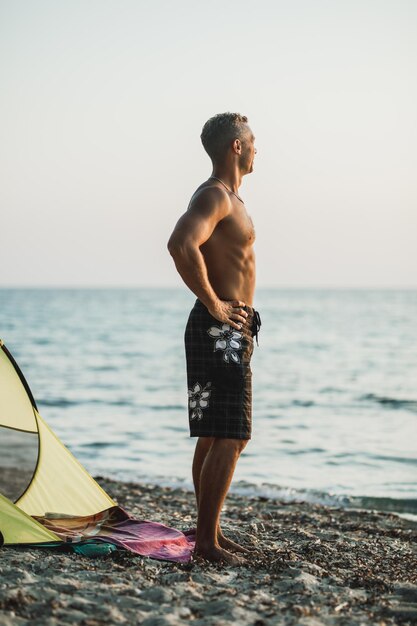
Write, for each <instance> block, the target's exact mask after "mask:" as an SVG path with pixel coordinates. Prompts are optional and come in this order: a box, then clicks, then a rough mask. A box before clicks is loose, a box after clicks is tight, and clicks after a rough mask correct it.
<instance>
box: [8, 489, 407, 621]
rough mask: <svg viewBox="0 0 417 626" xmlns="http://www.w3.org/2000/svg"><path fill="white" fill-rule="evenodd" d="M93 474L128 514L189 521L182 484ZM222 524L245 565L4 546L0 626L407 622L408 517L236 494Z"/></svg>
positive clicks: (184, 524)
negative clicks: (243, 552) (244, 553)
mask: <svg viewBox="0 0 417 626" xmlns="http://www.w3.org/2000/svg"><path fill="white" fill-rule="evenodd" d="M98 481H99V482H100V484H101V485H102V486H103V487H104V488H105V489H106V490H107V491H108V492H109V494H110V495H111V496H113V497H114V498H115V499H116V500H117V501H118V503H119V504H120V505H121V506H123V507H124V508H125V509H126V510H128V511H129V512H131V513H133V514H134V515H135V516H136V517H138V518H141V519H150V520H153V521H157V522H162V523H164V524H167V525H170V526H174V527H176V528H179V529H181V530H186V529H189V528H192V527H194V526H195V506H194V494H193V493H191V492H188V491H185V490H182V489H170V488H159V487H155V486H152V485H139V484H135V483H122V482H117V481H111V480H107V479H102V478H99V479H98ZM222 520H223V523H222V526H223V530H224V532H225V534H226V535H228V536H230V537H231V538H232V539H234V540H235V541H238V542H240V543H242V544H243V545H245V546H246V547H248V548H252V549H253V550H254V552H253V553H252V554H251V555H250V556H249V557H248V559H247V565H246V566H244V567H231V566H224V565H219V564H216V565H213V564H210V563H207V562H204V561H202V560H193V561H192V562H190V563H188V564H186V565H179V564H176V563H170V562H163V561H156V560H152V559H148V558H144V557H140V556H137V555H133V554H130V553H127V552H114V553H112V554H109V555H107V556H104V557H103V556H102V557H99V558H87V557H83V556H79V555H76V554H73V553H59V552H56V551H53V550H46V549H34V548H17V547H4V548H2V549H0V625H1V626H6V625H7V626H9V625H10V626H12V625H13V626H15V625H16V626H18V625H21V624H31V625H37V624H39V626H40V625H42V626H48V625H51V626H52V625H54V626H55V625H57V626H58V625H61V624H80V625H82V626H101V625H104V624H128V625H130V624H143V625H144V626H175V625H177V624H185V623H187V622H190V623H193V624H194V625H195V626H200V625H201V626H203V625H204V626H205V625H212V626H222V625H223V624H238V625H239V626H240V625H242V626H245V625H251V626H272V625H278V624H288V625H290V624H291V625H297V626H298V625H301V626H319V625H320V624H332V625H336V624H340V625H346V626H351V625H356V624H357V625H358V626H359V625H361V624H379V625H380V626H383V625H387V626H388V625H390V624H410V625H411V624H416V623H417V549H416V543H417V523H416V522H412V521H409V520H406V519H403V518H400V517H398V516H396V515H394V514H389V513H380V512H369V511H359V510H352V509H349V510H344V509H341V508H336V507H328V506H324V505H318V504H311V503H306V502H292V503H286V502H281V501H275V500H268V499H266V498H259V497H258V498H248V497H246V496H239V495H235V494H230V495H229V496H228V499H227V502H226V506H225V508H224V511H223V514H222Z"/></svg>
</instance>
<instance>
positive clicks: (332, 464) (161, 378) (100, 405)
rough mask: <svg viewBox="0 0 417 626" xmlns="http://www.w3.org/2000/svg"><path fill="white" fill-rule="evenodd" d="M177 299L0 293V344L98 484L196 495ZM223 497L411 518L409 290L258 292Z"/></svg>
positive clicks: (413, 428) (415, 512)
mask: <svg viewBox="0 0 417 626" xmlns="http://www.w3.org/2000/svg"><path fill="white" fill-rule="evenodd" d="M194 302H195V296H194V295H193V294H192V293H191V292H190V291H188V290H187V289H186V288H185V287H184V288H182V287H178V288H163V289H162V288H161V289H159V288H2V289H0V337H1V339H2V340H3V341H4V343H5V345H6V347H7V348H8V349H9V351H10V352H11V353H12V354H13V356H14V358H15V360H16V361H17V363H18V364H19V366H20V368H21V370H22V371H23V374H24V376H25V377H26V379H27V382H28V384H29V386H30V388H31V390H32V393H33V396H34V398H35V400H36V402H37V405H38V409H39V411H40V413H41V415H42V416H43V418H44V419H45V420H46V421H47V422H48V423H49V425H50V426H51V427H52V428H53V429H54V431H55V432H56V433H57V435H58V436H59V437H60V438H61V440H62V441H63V442H64V443H65V445H66V446H67V447H68V448H69V449H70V450H71V452H72V453H73V454H74V455H75V456H76V457H77V458H78V459H79V460H80V461H81V463H83V464H84V466H85V467H86V468H87V470H88V471H89V472H90V473H92V474H93V475H94V476H97V475H101V476H108V477H111V478H116V479H121V480H126V481H140V482H146V483H152V484H159V485H164V486H177V487H178V486H180V487H184V488H190V489H191V488H192V479H191V463H192V456H193V451H194V446H195V443H196V439H194V438H190V436H189V430H188V413H187V401H188V399H187V398H188V395H187V382H186V370H185V351H184V330H185V325H186V322H187V318H188V315H189V312H190V310H191V308H192V306H193V304H194ZM253 305H254V307H255V308H256V309H257V310H258V311H259V313H260V316H261V321H262V326H261V330H260V333H259V346H257V345H256V343H255V348H254V353H253V357H252V371H253V433H252V439H251V441H250V442H249V444H248V445H247V446H246V448H245V450H244V451H243V453H242V455H241V458H240V459H239V462H238V465H237V468H236V471H235V476H234V480H233V483H232V487H231V490H232V491H234V492H236V493H241V494H247V495H252V496H253V495H255V496H263V497H269V498H274V499H276V500H282V501H309V502H315V503H322V504H327V505H330V506H338V507H346V508H349V507H351V508H352V507H353V508H362V509H370V510H378V511H389V512H394V513H397V514H398V515H401V516H403V517H406V518H408V519H412V520H417V445H416V444H417V290H416V289H411V288H410V289H404V290H396V289H365V288H362V289H336V288H335V289H330V288H328V289H327V288H323V289H315V288H308V289H307V288H306V289H301V288H273V289H272V288H271V289H269V288H261V287H259V288H258V289H257V291H256V298H255V301H254V303H253Z"/></svg>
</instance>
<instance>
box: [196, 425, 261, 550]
mask: <svg viewBox="0 0 417 626" xmlns="http://www.w3.org/2000/svg"><path fill="white" fill-rule="evenodd" d="M213 441H214V437H199V438H198V440H197V444H196V447H195V451H194V459H193V469H192V472H193V482H194V491H195V498H196V502H197V511H198V508H199V498H200V477H201V469H202V467H203V464H204V461H205V458H206V456H207V454H208V452H209V450H210V448H211V445H212V443H213ZM217 541H218V543H219V545H220V547H221V548H225V549H226V550H234V551H236V552H245V553H249V552H250V550H248V549H247V548H244V547H243V546H240V545H239V544H238V543H236V542H235V541H232V540H231V539H228V538H227V537H225V536H224V535H223V531H222V529H221V528H220V522H219V523H218V525H217Z"/></svg>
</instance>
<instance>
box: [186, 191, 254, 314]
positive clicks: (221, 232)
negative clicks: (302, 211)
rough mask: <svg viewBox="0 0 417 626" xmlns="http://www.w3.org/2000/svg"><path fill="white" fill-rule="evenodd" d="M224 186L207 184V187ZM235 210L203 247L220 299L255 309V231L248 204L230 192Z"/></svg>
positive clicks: (233, 209) (213, 283) (214, 287)
mask: <svg viewBox="0 0 417 626" xmlns="http://www.w3.org/2000/svg"><path fill="white" fill-rule="evenodd" d="M212 186H218V187H220V188H222V185H221V184H220V183H219V184H217V183H216V182H215V181H207V182H205V183H203V184H202V185H200V186H199V187H198V189H197V190H196V192H197V191H199V190H201V189H203V188H205V187H212ZM229 197H230V201H231V203H232V211H231V213H229V215H227V216H226V217H225V218H224V219H222V220H221V221H220V222H219V223H218V224H217V226H216V228H215V229H214V231H213V233H212V234H211V236H210V238H209V239H208V240H207V241H206V242H205V243H204V244H203V245H202V246H201V248H200V250H201V253H202V254H203V256H204V261H205V263H206V266H207V272H208V277H209V281H210V283H211V285H212V287H213V289H214V291H215V292H216V294H217V296H218V297H219V298H220V299H221V300H235V299H236V300H243V301H244V302H245V303H246V304H248V305H250V306H252V304H253V295H254V291H255V253H254V250H253V243H254V241H255V229H254V226H253V222H252V219H251V218H250V216H249V215H248V213H247V211H246V207H245V205H244V204H243V203H242V202H241V201H240V200H239V199H238V198H237V197H236V196H235V195H234V194H233V193H229Z"/></svg>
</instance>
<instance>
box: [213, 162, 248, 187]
mask: <svg viewBox="0 0 417 626" xmlns="http://www.w3.org/2000/svg"><path fill="white" fill-rule="evenodd" d="M212 176H216V178H220V180H222V181H223V182H224V183H225V184H226V185H227V186H228V187H229V188H230V189H231V190H232V191H234V192H235V193H237V192H238V190H239V187H240V185H241V184H242V174H241V172H240V171H239V170H238V169H237V168H236V169H230V167H228V168H225V167H221V166H215V167H213V172H212Z"/></svg>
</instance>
